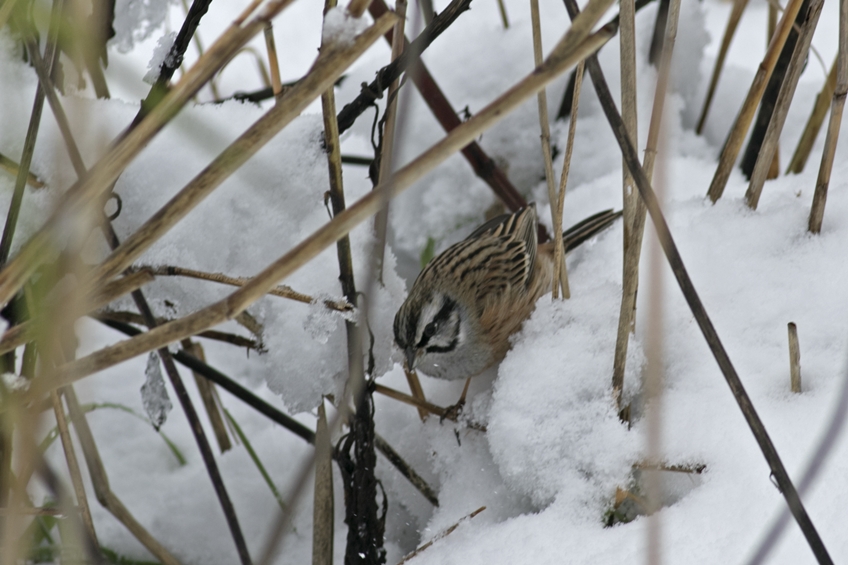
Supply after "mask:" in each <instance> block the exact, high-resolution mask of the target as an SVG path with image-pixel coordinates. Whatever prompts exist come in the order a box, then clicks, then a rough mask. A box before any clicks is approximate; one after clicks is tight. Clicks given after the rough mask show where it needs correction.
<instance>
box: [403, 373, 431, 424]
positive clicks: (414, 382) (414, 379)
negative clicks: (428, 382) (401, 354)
mask: <svg viewBox="0 0 848 565" xmlns="http://www.w3.org/2000/svg"><path fill="white" fill-rule="evenodd" d="M403 374H404V375H406V383H407V384H408V385H409V391H410V392H411V393H412V396H413V398H415V399H417V400H422V401H424V402H426V401H427V398H426V397H425V396H424V388H423V387H422V386H421V380H420V379H419V378H418V373H417V372H416V371H415V370H414V369H413V370H412V371H410V370H409V369H408V368H407V366H406V364H404V366H403ZM427 414H428V412H427V410H425V409H424V408H419V409H418V417H419V418H421V421H422V422H423V421H424V420H426V419H427Z"/></svg>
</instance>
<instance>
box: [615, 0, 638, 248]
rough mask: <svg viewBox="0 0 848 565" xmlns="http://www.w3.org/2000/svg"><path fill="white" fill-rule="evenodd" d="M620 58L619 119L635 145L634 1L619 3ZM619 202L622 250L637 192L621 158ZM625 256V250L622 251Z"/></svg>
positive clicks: (628, 238) (635, 210) (627, 241)
mask: <svg viewBox="0 0 848 565" xmlns="http://www.w3.org/2000/svg"><path fill="white" fill-rule="evenodd" d="M619 21H620V24H621V30H620V31H619V37H620V38H621V39H620V43H619V57H620V60H621V118H622V119H623V120H624V125H625V127H626V128H627V132H628V134H629V135H630V141H631V142H632V143H633V144H634V145H638V143H639V120H638V111H637V105H636V94H637V92H636V6H635V4H634V2H633V0H622V1H621V2H620V4H619ZM621 169H622V185H621V189H622V202H623V203H624V206H623V208H624V222H623V223H624V230H623V232H624V249H625V250H627V248H628V247H629V246H630V244H631V239H632V231H633V224H634V218H635V217H636V215H637V213H638V210H639V191H637V190H636V186H635V185H634V184H633V177H632V175H631V174H630V170H629V169H628V168H627V165H625V164H624V162H623V161H622V167H621ZM625 255H626V252H625Z"/></svg>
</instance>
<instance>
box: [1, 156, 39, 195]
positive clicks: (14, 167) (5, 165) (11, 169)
mask: <svg viewBox="0 0 848 565" xmlns="http://www.w3.org/2000/svg"><path fill="white" fill-rule="evenodd" d="M0 169H3V170H4V171H6V172H7V173H9V174H11V175H14V176H17V175H18V171H20V170H21V166H20V165H19V164H18V163H17V162H15V161H13V160H12V159H9V158H8V157H6V156H5V155H3V154H0ZM26 183H27V184H28V185H30V186H31V187H33V188H44V183H43V182H41V181H40V180H39V179H38V177H37V176H35V175H34V174H33V173H32V172H28V173H27V174H26Z"/></svg>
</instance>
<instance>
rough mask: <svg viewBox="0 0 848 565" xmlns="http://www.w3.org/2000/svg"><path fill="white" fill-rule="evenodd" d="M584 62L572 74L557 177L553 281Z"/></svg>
mask: <svg viewBox="0 0 848 565" xmlns="http://www.w3.org/2000/svg"><path fill="white" fill-rule="evenodd" d="M585 68H586V62H585V61H580V62H579V63H577V69H576V70H575V74H574V77H575V79H574V95H573V96H572V97H571V111H570V112H569V115H570V116H571V119H570V121H569V124H568V139H567V140H566V143H565V154H564V155H563V157H562V173H561V174H560V177H559V192H558V193H557V202H556V216H555V218H556V219H555V223H554V233H555V234H557V237H555V238H554V254H555V255H556V257H557V258H558V261H557V262H555V263H554V280H558V279H559V274H558V272H557V271H558V270H559V269H564V268H565V249H564V247H563V243H564V242H563V238H562V235H561V234H562V213H563V207H564V206H565V188H566V186H567V185H568V173H569V172H570V171H571V155H572V154H573V153H574V135H575V134H576V133H577V109H578V107H579V105H580V89H581V88H583V70H584V69H585Z"/></svg>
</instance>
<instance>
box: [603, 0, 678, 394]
mask: <svg viewBox="0 0 848 565" xmlns="http://www.w3.org/2000/svg"><path fill="white" fill-rule="evenodd" d="M679 19H680V0H672V1H671V3H670V5H669V13H668V18H667V20H666V30H665V38H664V40H663V50H662V54H661V57H660V65H659V74H658V76H657V88H656V91H655V93H654V103H653V107H652V109H651V124H650V126H649V128H648V142H647V144H646V146H645V163H644V169H645V175H646V176H647V177H648V179H651V178H652V177H653V173H654V163H655V162H656V157H657V146H658V143H659V136H660V132H661V130H662V118H663V112H664V108H665V96H666V92H667V91H668V80H669V74H670V72H671V58H672V55H673V53H674V44H675V41H676V40H677V25H678V21H679ZM622 118H623V117H622ZM629 132H630V130H629V129H628V133H629ZM646 211H647V209H646V207H645V203H644V201H643V200H642V198H641V197H637V198H636V201H635V211H634V215H633V217H632V221H633V224H632V225H631V226H630V237H629V238H625V246H624V273H623V278H622V294H621V309H620V311H619V318H618V333H617V334H616V342H615V353H614V358H613V373H612V390H613V398H615V400H616V403H617V406H618V409H619V410H622V408H623V407H622V406H621V392H622V390H623V387H624V370H625V368H626V363H627V347H628V344H629V341H630V334H631V333H632V332H633V330H634V328H635V318H636V295H637V292H638V289H639V260H640V257H641V255H642V236H643V235H644V232H645V219H646V218H645V216H646ZM625 219H626V217H625ZM626 225H627V224H626V223H625V229H626Z"/></svg>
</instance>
